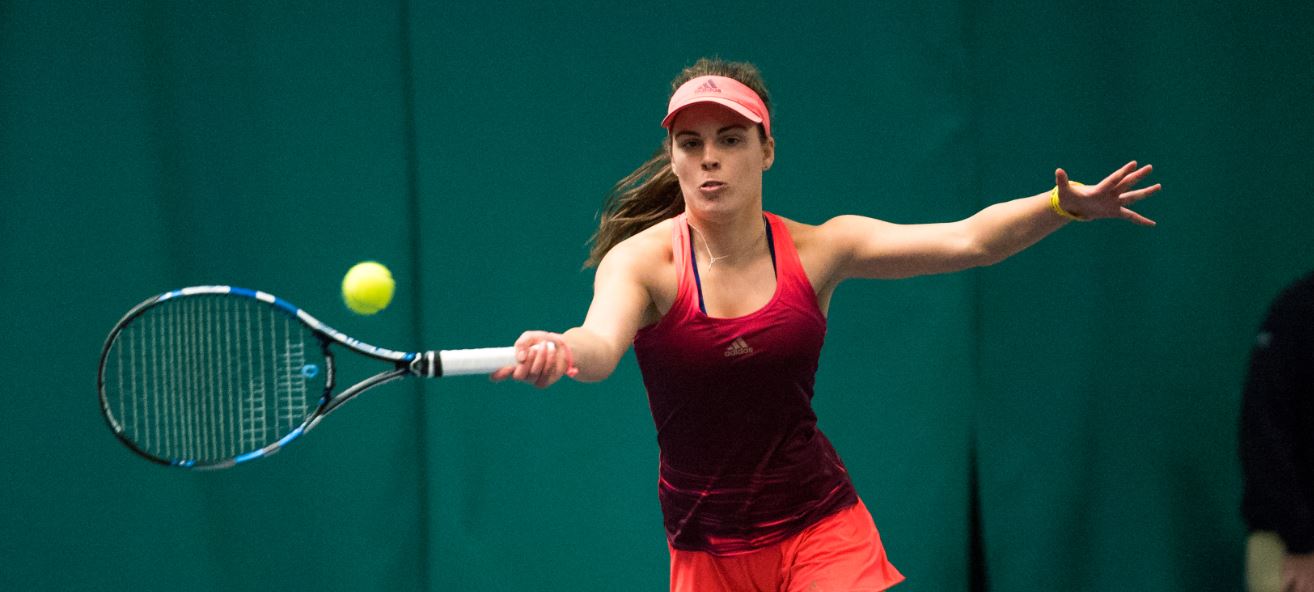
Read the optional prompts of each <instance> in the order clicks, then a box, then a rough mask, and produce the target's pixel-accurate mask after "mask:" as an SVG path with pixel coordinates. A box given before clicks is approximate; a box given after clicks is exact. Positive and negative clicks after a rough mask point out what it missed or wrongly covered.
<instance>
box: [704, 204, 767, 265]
mask: <svg viewBox="0 0 1314 592" xmlns="http://www.w3.org/2000/svg"><path fill="white" fill-rule="evenodd" d="M686 220H687V221H688V223H689V226H690V227H692V228H693V229H694V247H695V249H696V253H695V255H694V256H695V257H698V256H700V255H701V256H703V257H705V258H706V261H707V266H708V268H709V269H710V268H711V267H713V266H715V265H716V264H717V263H718V262H719V263H721V264H723V265H729V264H733V263H736V262H739V261H743V260H747V259H748V258H749V257H748V256H749V255H750V254H751V253H754V252H756V251H757V250H758V248H759V247H761V246H762V245H763V240H762V239H763V238H764V237H765V236H766V229H765V228H764V226H763V221H762V211H761V210H756V211H755V212H748V213H746V215H743V216H736V217H735V218H734V219H725V220H718V221H713V220H706V219H700V218H698V217H697V216H694V215H693V214H692V213H691V214H689V215H688V216H687V217H686Z"/></svg>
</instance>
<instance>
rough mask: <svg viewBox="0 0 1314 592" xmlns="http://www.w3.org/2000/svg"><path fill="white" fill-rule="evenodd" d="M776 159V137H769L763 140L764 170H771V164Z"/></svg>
mask: <svg viewBox="0 0 1314 592" xmlns="http://www.w3.org/2000/svg"><path fill="white" fill-rule="evenodd" d="M775 161H776V139H775V138H774V137H769V138H767V139H766V141H765V142H762V170H764V171H766V170H770V169H771V164H772V163H774V162H775Z"/></svg>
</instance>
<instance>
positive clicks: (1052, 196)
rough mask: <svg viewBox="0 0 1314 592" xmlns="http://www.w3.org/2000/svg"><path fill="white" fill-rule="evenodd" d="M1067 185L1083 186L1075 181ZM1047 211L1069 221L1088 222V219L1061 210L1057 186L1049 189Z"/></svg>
mask: <svg viewBox="0 0 1314 592" xmlns="http://www.w3.org/2000/svg"><path fill="white" fill-rule="evenodd" d="M1068 184H1069V185H1076V186H1078V187H1080V186H1082V185H1084V184H1083V183H1078V182H1076V181H1068ZM1049 209H1051V210H1054V213H1055V214H1058V215H1060V216H1063V217H1064V218H1067V219H1069V220H1076V221H1078V222H1090V218H1087V217H1085V216H1078V215H1076V214H1073V213H1072V212H1069V211H1067V210H1065V209H1063V206H1060V205H1059V195H1058V185H1055V186H1054V188H1053V189H1051V190H1050V192H1049Z"/></svg>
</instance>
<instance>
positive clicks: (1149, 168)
mask: <svg viewBox="0 0 1314 592" xmlns="http://www.w3.org/2000/svg"><path fill="white" fill-rule="evenodd" d="M1153 171H1154V166H1153V165H1148V164H1147V165H1145V166H1143V167H1141V168H1139V169H1136V171H1135V172H1132V173H1131V174H1129V175H1127V176H1126V177H1123V178H1122V180H1121V181H1119V182H1118V184H1117V185H1116V186H1115V190H1116V191H1117V192H1118V193H1122V192H1124V191H1127V190H1128V189H1131V188H1132V187H1135V186H1136V184H1137V183H1140V182H1141V181H1142V180H1143V179H1145V177H1146V176H1147V175H1149V174H1150V173H1151V172H1153Z"/></svg>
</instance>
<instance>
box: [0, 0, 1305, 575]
mask: <svg viewBox="0 0 1314 592" xmlns="http://www.w3.org/2000/svg"><path fill="white" fill-rule="evenodd" d="M1311 22H1314V5H1310V4H1308V3H1296V2H1291V3H1286V4H1282V3H1270V4H1255V3H1243V2H1239V1H1236V0H1228V1H1226V2H1221V3H1213V4H1208V5H1203V4H1202V5H1199V6H1193V7H1190V8H1189V9H1188V8H1184V7H1172V6H1170V5H1167V4H1163V3H1155V2H1133V3H1131V4H1128V5H1122V6H1120V7H1119V8H1118V9H1117V10H1111V9H1105V8H1099V7H1094V6H1090V5H1088V4H1087V3H1082V2H1075V1H1072V0H1063V1H1061V2H1023V3H1003V2H990V1H988V0H974V1H965V2H956V3H944V4H940V5H935V4H928V3H921V2H912V1H898V2H886V3H868V2H834V3H824V4H822V5H820V6H804V5H803V4H797V5H795V4H793V3H767V4H763V3H749V2H730V3H725V4H720V5H715V6H712V5H707V4H705V3H695V2H685V1H683V0H678V1H675V2H667V3H662V4H660V5H625V4H620V5H611V4H606V3H596V2H581V1H575V0H568V1H566V2H560V3H530V2H506V3H496V2H494V3H423V2H412V1H407V0H402V1H400V2H399V1H391V2H368V3H359V2H283V3H273V4H271V3H241V2H227V3H205V2H140V1H139V2H119V3H114V4H113V5H107V4H103V3H93V2H71V1H70V2H32V1H22V0H9V1H6V2H0V286H2V287H3V289H0V310H3V312H2V313H0V335H3V337H4V339H2V340H0V418H3V421H4V428H3V429H0V448H2V449H3V450H5V453H4V454H3V455H0V459H2V460H0V469H2V471H0V589H4V590H74V589H92V588H95V589H98V590H169V589H178V588H183V589H188V590H216V591H218V590H226V591H227V590H269V589H286V590H299V589H318V590H326V591H327V590H434V591H437V590H452V589H474V590H663V589H665V588H666V585H667V575H666V572H667V566H666V547H665V541H664V539H663V535H662V530H661V519H660V515H659V512H658V507H657V500H656V465H657V450H656V445H655V432H654V430H653V428H652V423H651V418H650V417H649V416H648V410H647V403H646V400H645V395H644V392H643V389H642V385H641V382H640V380H639V376H638V372H637V367H636V366H635V364H634V362H633V359H632V357H627V358H626V359H625V360H624V361H623V362H622V364H621V367H620V368H619V369H618V370H617V372H616V374H615V376H613V377H612V378H611V379H610V380H608V381H607V382H604V383H602V384H596V385H585V384H577V383H563V384H561V385H559V386H557V387H554V388H552V389H550V390H548V391H543V392H540V391H537V390H535V389H532V388H530V387H527V386H524V385H514V384H511V385H507V384H503V385H495V384H490V383H488V382H487V381H485V380H482V379H479V378H465V379H451V380H446V381H442V382H431V383H421V382H419V381H412V382H403V383H400V384H393V385H389V386H386V387H384V388H382V389H380V390H378V391H375V392H371V393H370V394H369V395H368V396H365V397H364V398H362V399H361V400H360V401H357V402H353V403H352V404H351V405H349V406H347V407H345V408H344V409H342V410H341V411H339V412H338V413H337V414H335V416H334V417H332V418H330V419H328V420H326V421H325V422H324V423H323V424H322V425H321V426H320V428H319V429H317V430H316V431H315V432H314V433H313V434H311V435H309V436H308V437H306V438H305V439H304V440H302V441H298V442H296V443H294V444H293V445H292V446H291V447H290V448H289V450H287V451H285V452H283V453H282V454H279V455H276V456H274V457H273V458H270V459H266V460H261V461H259V462H255V463H251V464H249V465H244V466H242V467H239V468H237V469H233V470H229V471H224V472H219V473H189V472H185V471H181V470H172V469H166V468H162V467H158V466H155V465H151V464H149V463H146V462H144V461H141V460H139V459H137V458H136V457H134V456H133V455H131V454H130V453H129V452H127V451H126V450H124V449H122V447H120V446H119V445H118V444H117V442H116V441H115V440H114V438H113V437H112V436H111V435H110V433H109V431H108V430H107V429H106V428H105V426H104V422H103V421H102V420H101V418H100V416H99V411H98V406H97V403H96V393H95V390H94V389H95V387H94V379H95V366H96V360H97V357H98V356H99V353H100V348H101V345H102V343H103V339H104V337H105V334H106V333H107V332H108V330H109V329H110V327H112V326H113V324H114V322H115V321H117V320H118V318H119V315H120V314H122V313H123V312H124V311H126V310H127V309H128V308H129V307H131V306H132V305H134V304H136V303H137V302H139V301H141V300H143V299H145V298H146V297H148V296H150V295H153V294H156V293H159V292H161V291H164V290H167V289H171V288H176V287H180V286H184V285H190V284H204V283H227V284H235V285H243V286H249V287H256V288H260V289H263V290H266V291H269V292H272V293H275V294H278V295H280V296H282V297H284V298H287V299H289V300H291V301H292V302H294V303H296V304H298V305H299V306H302V307H304V308H306V309H307V310H308V311H310V312H311V313H312V314H315V315H316V316H318V317H319V318H320V319H321V320H323V321H325V322H327V323H328V324H330V325H332V326H334V327H336V328H338V329H341V330H343V331H344V332H347V333H348V334H351V335H353V336H356V337H358V338H360V339H362V340H364V341H367V342H370V343H374V344H378V345H381V346H385V347H392V348H401V349H413V348H414V349H418V348H439V347H444V348H450V347H476V346H494V345H505V344H509V343H510V342H511V341H512V340H514V339H515V337H516V336H517V335H518V334H519V333H520V331H522V330H524V329H529V328H548V329H564V328H566V327H569V326H571V325H572V324H575V323H578V322H579V321H580V320H581V319H582V318H583V314H584V312H585V309H586V307H587V304H588V299H589V296H590V294H591V273H589V272H587V271H581V270H580V263H581V262H582V260H583V259H584V257H585V255H586V252H587V245H586V244H585V241H586V240H587V238H588V236H589V235H590V234H591V233H592V231H593V228H594V225H595V223H596V219H595V216H596V211H597V209H598V206H599V204H600V202H601V198H602V196H603V194H604V193H605V192H606V190H607V189H608V188H609V187H610V186H611V184H612V183H613V182H615V180H617V179H619V178H621V177H622V176H624V175H625V174H626V173H628V172H629V171H630V170H632V169H633V168H634V167H635V166H637V165H638V164H639V163H640V162H642V161H643V160H644V159H645V158H646V157H647V156H648V155H649V154H650V153H651V152H652V150H654V149H655V148H656V147H657V146H658V143H659V142H660V140H661V136H662V130H661V129H660V127H659V126H658V121H659V120H660V116H661V114H662V113H663V112H664V107H665V97H666V92H667V90H668V87H667V84H668V81H669V80H670V78H671V77H673V76H674V75H675V73H677V72H678V71H679V69H681V68H682V67H684V66H686V65H688V64H689V63H691V62H692V61H693V60H695V59H696V58H697V57H699V56H704V55H720V56H723V57H727V58H732V59H745V60H750V61H753V62H755V63H757V64H758V65H759V66H760V67H761V69H762V70H763V72H764V73H765V75H766V77H767V81H768V84H769V85H770V86H771V89H772V93H773V99H774V102H775V104H776V108H777V111H776V118H775V120H774V122H773V124H774V125H773V127H774V128H775V130H776V132H777V146H778V148H777V153H778V157H777V163H776V166H775V167H773V169H772V171H771V172H770V173H769V174H768V175H767V177H766V181H765V187H766V197H765V201H766V205H767V208H768V209H770V210H772V211H774V212H776V213H779V214H781V215H784V216H787V217H791V218H794V219H797V220H800V221H804V222H811V223H819V222H821V221H824V220H825V219H827V218H828V217H830V216H833V215H836V214H840V213H856V214H864V215H869V216H874V217H878V218H882V219H886V220H890V221H894V222H902V223H916V222H935V221H946V220H953V219H958V218H962V217H965V216H968V215H970V214H972V213H973V212H975V211H976V210H978V209H980V208H981V207H984V206H985V205H988V204H990V203H994V202H997V201H1002V200H1005V199H1010V198H1013V197H1019V196H1022V195H1030V194H1035V193H1039V192H1041V191H1045V190H1046V189H1048V188H1049V187H1050V186H1052V184H1053V170H1054V169H1055V168H1056V167H1059V166H1062V167H1065V168H1066V169H1067V170H1068V171H1069V173H1070V174H1071V175H1072V177H1073V178H1075V179H1078V180H1086V181H1090V180H1098V178H1099V177H1100V176H1102V175H1104V174H1106V173H1107V172H1108V171H1111V170H1112V169H1114V168H1116V167H1117V166H1119V165H1121V164H1123V163H1124V162H1125V161H1126V160H1129V159H1133V158H1134V159H1139V160H1141V161H1142V162H1149V163H1153V164H1154V165H1155V166H1156V169H1157V170H1156V173H1155V175H1154V179H1155V180H1156V181H1159V182H1162V183H1163V184H1164V185H1165V190H1164V191H1163V192H1162V193H1161V194H1160V195H1159V196H1157V197H1155V198H1153V199H1152V200H1150V201H1147V202H1145V203H1144V205H1143V206H1142V207H1141V208H1140V209H1141V210H1142V211H1143V213H1145V214H1146V215H1148V216H1149V217H1151V218H1154V219H1156V220H1158V221H1159V222H1160V225H1159V227H1157V228H1155V229H1153V230H1147V229H1142V228H1138V227H1132V226H1130V225H1121V224H1114V223H1096V224H1085V225H1077V224H1074V225H1071V226H1070V227H1068V228H1065V229H1063V230H1062V231H1060V232H1059V233H1057V234H1056V235H1055V236H1053V237H1051V238H1049V239H1047V240H1045V241H1044V242H1042V243H1040V244H1039V245H1037V246H1036V247H1034V248H1032V249H1031V250H1029V251H1027V252H1025V253H1023V254H1021V255H1019V256H1017V257H1015V258H1013V259H1010V260H1009V261H1006V262H1004V263H1001V264H999V265H997V266H994V267H991V268H986V269H981V270H973V271H970V272H965V273H960V274H955V275H948V276H936V277H926V278H917V279H911V280H903V281H896V282H855V283H851V284H850V285H845V286H844V287H843V288H841V289H840V290H839V293H838V294H837V295H836V297H835V300H834V302H833V305H832V308H831V321H830V327H829V333H828V338H827V341H828V344H827V348H826V350H825V352H824V354H823V359H822V370H821V373H820V374H819V376H818V381H817V387H818V395H817V400H816V407H817V409H818V413H819V415H820V417H821V426H822V429H824V430H825V431H826V432H827V434H828V435H829V436H830V437H831V439H832V440H833V441H834V442H835V444H836V447H837V448H838V449H839V452H840V454H841V455H842V456H843V457H844V459H845V461H846V463H847V464H848V466H849V468H850V470H851V472H852V473H853V476H854V480H855V482H856V484H857V486H858V489H859V492H860V494H861V495H862V496H863V498H864V500H865V501H866V502H867V505H868V506H869V507H870V508H871V510H872V512H873V514H874V517H875V519H876V522H877V525H878V526H879V528H880V529H881V532H882V535H883V536H884V539H885V543H886V546H887V549H888V551H889V553H890V556H891V558H892V559H893V560H894V562H895V564H896V565H898V566H899V568H900V569H901V570H902V571H903V572H904V573H905V574H906V575H908V576H909V580H908V582H907V583H906V584H904V585H902V586H901V587H900V589H907V590H910V591H916V590H967V589H969V588H970V587H971V580H972V577H971V574H973V573H977V574H980V573H984V575H985V578H986V580H987V583H988V589H990V590H993V591H1030V590H1129V589H1134V590H1151V591H1170V590H1184V589H1189V590H1235V589H1238V588H1239V587H1240V585H1241V567H1242V566H1241V551H1242V540H1243V535H1244V533H1243V529H1242V526H1241V523H1240V520H1239V518H1238V516H1237V504H1238V501H1239V488H1240V483H1239V476H1238V470H1237V463H1236V460H1235V458H1234V457H1235V454H1234V448H1235V445H1234V441H1235V428H1234V425H1235V423H1236V411H1237V407H1238V396H1239V395H1238V391H1239V387H1240V383H1241V374H1242V372H1243V370H1244V367H1245V356H1246V353H1247V351H1248V343H1249V340H1250V336H1251V333H1252V331H1253V329H1254V327H1255V326H1256V324H1257V323H1258V321H1259V317H1260V315H1261V314H1262V312H1263V310H1264V309H1265V307H1266V305H1267V303H1268V301H1269V299H1270V298H1272V296H1273V295H1275V294H1276V292H1277V290H1278V289H1279V288H1280V287H1281V286H1282V285H1283V284H1285V283H1286V282H1287V281H1289V280H1290V279H1292V278H1294V277H1295V276H1296V275H1297V274H1298V273H1300V272H1301V271H1303V270H1305V269H1308V268H1310V267H1312V266H1314V249H1311V247H1310V239H1311V236H1312V235H1311V233H1310V232H1309V230H1308V229H1307V224H1305V223H1304V222H1303V212H1304V207H1303V205H1304V204H1303V201H1304V198H1303V197H1302V196H1303V195H1304V190H1305V187H1306V185H1308V181H1307V179H1308V177H1309V176H1310V167H1309V165H1308V164H1307V159H1308V156H1309V154H1310V153H1311V148H1314V118H1311V113H1310V107H1309V105H1310V99H1311V97H1314V74H1311V73H1312V72H1314V41H1311V36H1310V35H1309V33H1310V25H1309V23H1311ZM364 259H375V260H379V261H382V262H384V263H385V264H387V265H389V266H390V267H391V268H392V270H393V272H394V274H395V276H396V277H397V279H398V283H399V293H398V297H397V300H396V301H395V302H394V304H393V306H392V307H391V308H389V309H388V310H387V311H385V312H383V313H381V314H379V315H377V316H374V317H358V316H354V315H352V314H351V313H349V312H348V311H347V310H346V309H345V308H344V307H343V306H342V304H341V302H340V300H339V296H338V282H339V280H340V278H341V275H342V273H343V272H345V271H346V269H347V268H348V267H349V266H350V265H351V264H353V263H355V262H357V261H360V260H364ZM342 371H343V374H344V376H345V377H346V378H345V380H347V381H349V382H350V381H351V379H352V378H353V377H360V376H363V375H365V374H366V373H367V372H370V371H371V366H370V364H369V363H367V362H364V363H354V364H352V363H349V364H346V365H345V367H344V368H343V370H342ZM973 458H975V463H976V464H975V472H976V474H977V480H976V482H975V483H973V481H972V480H971V478H970V476H971V474H972V472H973V460H972V459H973ZM974 499H975V502H973V500H974ZM973 503H976V504H977V507H978V513H979V522H978V523H975V524H974V523H973V520H972V515H973V513H972V511H971V510H970V508H971V507H972V504H973ZM974 532H975V533H977V534H978V536H979V539H978V541H977V543H976V544H977V545H978V546H979V548H980V549H981V554H980V555H981V556H980V557H978V558H976V559H975V562H974V558H973V553H972V551H971V549H972V548H973V542H972V533H974Z"/></svg>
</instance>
